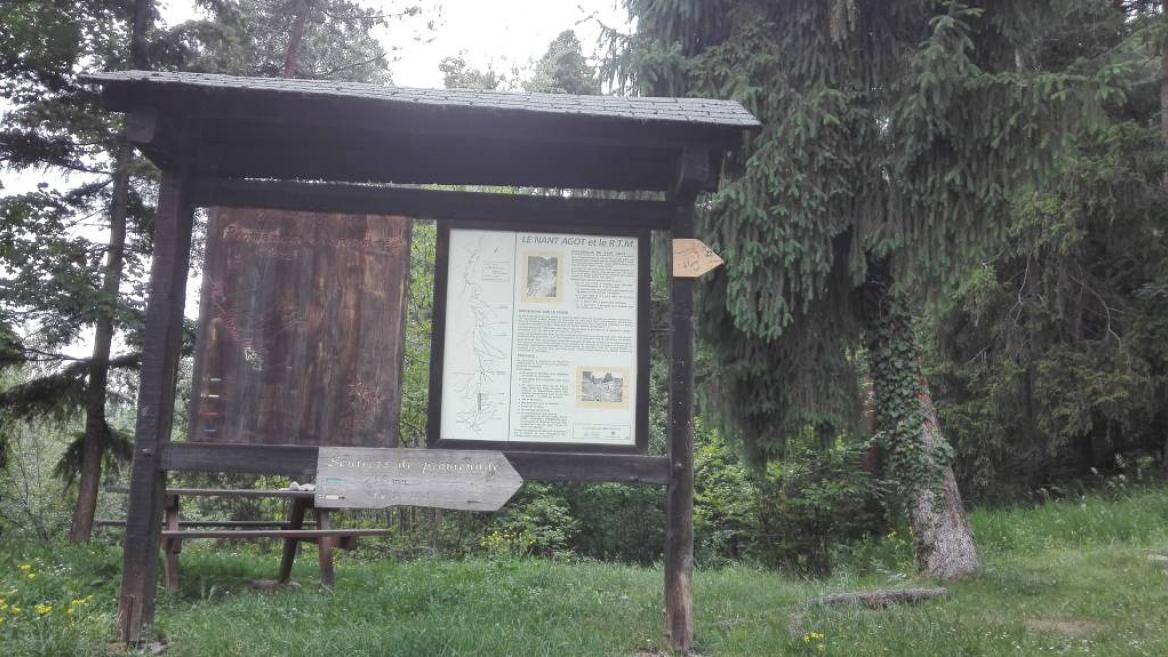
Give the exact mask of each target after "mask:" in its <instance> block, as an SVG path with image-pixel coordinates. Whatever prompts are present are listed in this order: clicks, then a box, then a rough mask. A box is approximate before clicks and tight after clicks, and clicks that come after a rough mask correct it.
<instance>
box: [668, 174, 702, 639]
mask: <svg viewBox="0 0 1168 657" xmlns="http://www.w3.org/2000/svg"><path fill="white" fill-rule="evenodd" d="M693 160H694V161H697V162H701V159H700V158H693ZM690 177H695V178H696V177H700V173H698V174H686V172H685V171H682V172H681V174H680V175H679V179H680V180H681V181H683V182H684V181H685V180H686V179H687V178H690ZM692 194H693V189H692V188H690V189H689V191H688V192H687V191H686V190H685V188H684V187H683V188H682V190H681V192H679V195H678V196H679V198H678V205H677V214H676V215H675V218H674V224H673V239H674V240H677V239H687V238H692V237H693V236H694V206H693V200H694V199H693V196H692ZM670 297H671V298H670V301H671V305H672V311H671V313H672V321H673V332H672V335H671V338H670V341H671V342H670V351H671V358H670V364H669V379H670V380H669V475H670V479H669V484H668V486H667V487H666V494H665V518H666V525H665V555H664V557H665V559H664V561H665V563H664V570H665V640H666V642H667V643H668V644H669V647H670V648H672V649H673V650H676V651H677V652H679V653H681V654H682V655H687V654H689V652H690V649H691V648H692V647H693V567H694V556H693V542H694V530H693V508H694V463H693V445H694V422H693V406H694V279H692V278H674V279H673V281H672V285H671V291H670Z"/></svg>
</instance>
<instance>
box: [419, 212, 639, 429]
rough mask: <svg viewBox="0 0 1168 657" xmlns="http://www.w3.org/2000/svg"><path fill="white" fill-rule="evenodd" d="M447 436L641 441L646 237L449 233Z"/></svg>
mask: <svg viewBox="0 0 1168 657" xmlns="http://www.w3.org/2000/svg"><path fill="white" fill-rule="evenodd" d="M449 254H450V259H449V268H448V271H447V287H446V335H445V345H444V346H445V349H444V358H443V377H442V381H443V384H442V405H441V407H442V415H441V432H440V436H439V437H440V438H441V439H442V440H486V441H499V442H543V443H589V444H607V445H633V444H635V442H636V421H635V418H636V408H637V401H638V400H637V399H636V394H637V385H636V382H637V371H636V368H637V284H638V280H637V274H638V271H639V269H638V238H636V237H626V236H601V235H573V234H559V233H525V232H514V231H486V230H459V229H452V230H451V231H450V251H449Z"/></svg>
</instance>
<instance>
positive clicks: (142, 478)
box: [118, 172, 194, 643]
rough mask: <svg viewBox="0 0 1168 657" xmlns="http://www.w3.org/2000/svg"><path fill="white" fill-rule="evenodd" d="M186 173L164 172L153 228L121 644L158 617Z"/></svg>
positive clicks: (185, 250)
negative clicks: (163, 458)
mask: <svg viewBox="0 0 1168 657" xmlns="http://www.w3.org/2000/svg"><path fill="white" fill-rule="evenodd" d="M188 178H189V176H188V175H187V173H186V172H178V173H175V172H164V173H163V175H162V182H161V185H160V186H159V193H158V211H157V215H156V217H155V222H154V258H153V260H152V262H151V266H150V293H149V298H148V301H147V304H146V328H145V331H144V334H143V345H142V368H141V382H140V384H139V386H138V418H137V425H136V427H135V431H134V436H135V437H134V460H133V464H132V465H131V468H130V499H129V508H128V510H127V514H126V532H125V539H124V542H123V557H122V584H121V594H120V596H119V599H118V638H119V639H120V640H121V641H123V642H126V643H138V642H139V641H141V640H142V636H143V630H144V629H145V628H146V627H148V626H149V625H150V623H151V622H152V621H153V619H154V596H155V587H156V586H157V584H158V549H159V541H160V535H159V525H160V523H161V522H162V510H163V501H164V500H163V495H164V489H165V487H166V476H165V472H164V471H163V469H162V463H161V458H160V457H161V451H162V446H163V445H164V444H165V443H167V442H168V441H169V440H170V431H171V428H172V421H173V416H174V391H175V383H176V379H177V373H178V359H179V348H180V346H181V344H182V317H183V306H184V305H185V299H186V282H187V269H188V266H189V264H190V251H191V229H192V225H193V222H194V216H193V213H192V208H191V205H190V202H189V198H188V197H187V189H186V184H187V180H188Z"/></svg>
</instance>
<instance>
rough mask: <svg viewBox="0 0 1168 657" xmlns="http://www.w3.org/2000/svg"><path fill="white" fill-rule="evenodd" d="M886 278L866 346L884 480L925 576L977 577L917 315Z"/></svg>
mask: <svg viewBox="0 0 1168 657" xmlns="http://www.w3.org/2000/svg"><path fill="white" fill-rule="evenodd" d="M885 272H886V270H885V269H884V268H883V267H880V266H874V267H873V268H872V269H871V270H870V274H869V279H868V281H867V283H866V285H865V287H864V295H865V299H864V302H865V304H864V306H865V313H866V320H867V321H866V327H865V338H866V343H867V348H868V358H869V359H870V367H871V372H872V385H873V393H874V395H875V411H876V429H877V433H876V436H877V441H878V442H879V445H880V449H881V454H882V456H883V467H884V476H885V477H886V478H888V479H889V480H891V481H892V482H894V484H895V485H896V486H897V488H896V494H897V497H898V498H899V501H900V502H901V503H902V505H903V506H904V507H905V510H906V511H907V514H908V519H909V524H910V526H911V527H912V532H913V541H914V544H915V548H916V550H915V552H916V558H917V565H918V567H919V569H920V571H921V574H923V575H926V576H928V577H939V578H942V579H958V578H961V577H965V576H967V575H971V574H973V573H974V572H976V571H977V568H978V557H977V545H976V543H975V542H974V538H973V530H972V529H970V526H969V522H968V521H967V520H966V517H965V509H964V507H963V505H962V502H961V492H960V490H958V488H957V479H956V477H954V475H953V468H952V467H950V462H951V460H952V450H951V449H950V448H949V445H948V443H947V442H946V441H945V438H944V436H943V435H942V434H941V428H940V425H939V424H938V422H937V411H936V409H935V408H934V406H933V398H932V395H930V394H929V385H928V382H927V381H926V380H925V377H924V375H923V374H922V373H921V367H920V351H919V348H918V346H917V341H916V336H915V334H914V332H913V325H912V324H913V323H912V314H911V313H910V312H909V306H908V302H907V299H906V298H905V295H904V293H903V292H900V291H898V290H896V289H894V287H893V285H892V281H891V278H890V277H889V276H887V275H886V273H885Z"/></svg>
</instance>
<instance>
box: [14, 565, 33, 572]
mask: <svg viewBox="0 0 1168 657" xmlns="http://www.w3.org/2000/svg"><path fill="white" fill-rule="evenodd" d="M17 568H19V569H20V572H22V573H29V572H32V564H31V563H22V564H19V565H18V566H17Z"/></svg>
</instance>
